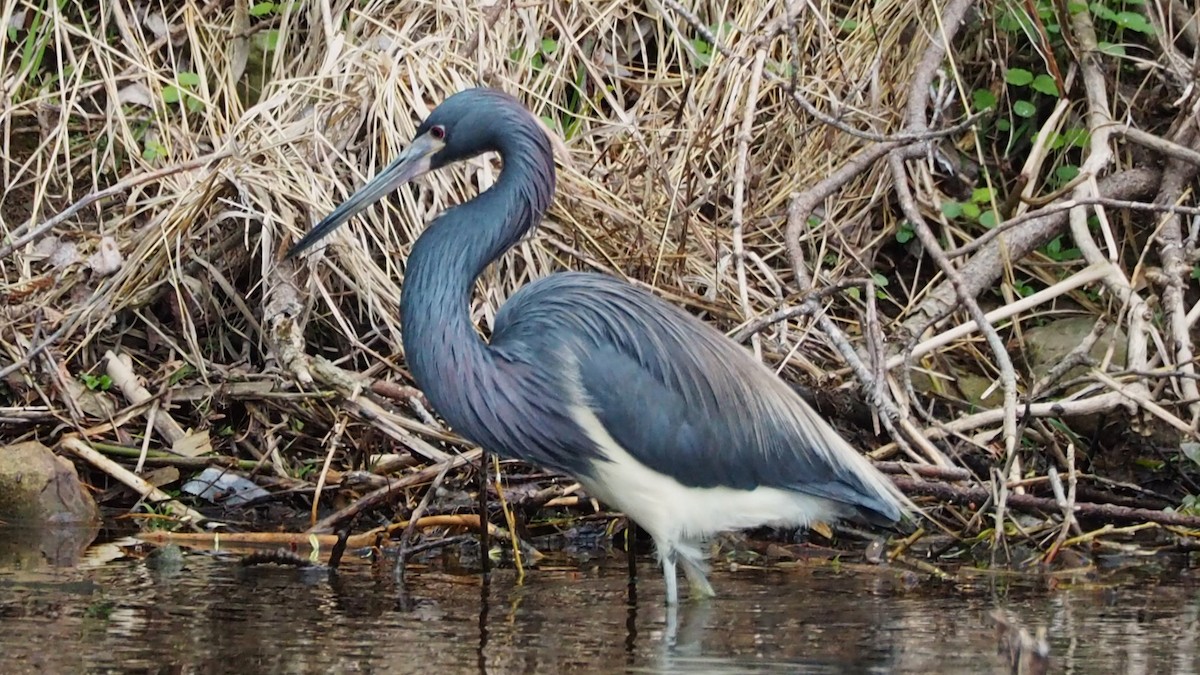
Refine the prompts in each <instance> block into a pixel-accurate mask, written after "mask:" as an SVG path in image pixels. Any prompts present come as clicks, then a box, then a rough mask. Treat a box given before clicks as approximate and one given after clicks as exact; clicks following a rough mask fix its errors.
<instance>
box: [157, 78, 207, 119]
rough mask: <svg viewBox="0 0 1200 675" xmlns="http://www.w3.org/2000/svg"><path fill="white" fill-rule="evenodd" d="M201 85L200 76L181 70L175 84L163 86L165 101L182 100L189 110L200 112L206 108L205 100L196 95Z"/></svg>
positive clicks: (174, 102) (178, 101) (172, 102)
mask: <svg viewBox="0 0 1200 675" xmlns="http://www.w3.org/2000/svg"><path fill="white" fill-rule="evenodd" d="M199 87H200V76H199V75H197V74H196V73H193V72H191V71H187V70H185V71H181V72H179V73H178V74H176V76H175V84H168V85H167V86H165V87H163V92H162V96H163V101H164V102H166V103H169V104H176V103H180V102H182V103H183V104H184V105H185V106H186V107H187V109H188V110H190V111H192V112H200V111H201V110H204V101H201V100H200V98H199V97H198V96H197V95H196V89H197V88H199Z"/></svg>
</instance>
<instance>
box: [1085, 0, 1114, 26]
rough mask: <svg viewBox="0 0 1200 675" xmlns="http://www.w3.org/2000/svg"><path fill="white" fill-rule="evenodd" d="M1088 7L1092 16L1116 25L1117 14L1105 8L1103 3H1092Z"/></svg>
mask: <svg viewBox="0 0 1200 675" xmlns="http://www.w3.org/2000/svg"><path fill="white" fill-rule="evenodd" d="M1089 7H1090V8H1091V10H1092V14H1095V15H1096V16H1097V17H1099V18H1101V19H1104V20H1105V21H1112V22H1113V23H1116V21H1117V13H1116V12H1114V11H1112V10H1111V9H1109V8H1108V7H1105V6H1104V4H1103V3H1100V2H1093V3H1092V4H1091V5H1089Z"/></svg>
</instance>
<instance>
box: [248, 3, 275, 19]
mask: <svg viewBox="0 0 1200 675" xmlns="http://www.w3.org/2000/svg"><path fill="white" fill-rule="evenodd" d="M274 11H275V3H273V2H260V3H257V4H255V5H252V6H251V7H250V16H266V15H268V14H270V13H271V12H274Z"/></svg>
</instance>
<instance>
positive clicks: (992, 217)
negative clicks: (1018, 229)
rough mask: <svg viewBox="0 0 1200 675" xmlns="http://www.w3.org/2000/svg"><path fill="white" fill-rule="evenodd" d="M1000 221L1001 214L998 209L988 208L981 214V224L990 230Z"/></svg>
mask: <svg viewBox="0 0 1200 675" xmlns="http://www.w3.org/2000/svg"><path fill="white" fill-rule="evenodd" d="M999 223H1000V214H999V213H996V209H988V210H987V211H984V212H983V213H981V214H980V215H979V224H980V225H982V226H984V227H986V228H988V229H989V230H990V229H992V228H993V227H995V226H996V225H998V224H999Z"/></svg>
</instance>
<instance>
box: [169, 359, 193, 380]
mask: <svg viewBox="0 0 1200 675" xmlns="http://www.w3.org/2000/svg"><path fill="white" fill-rule="evenodd" d="M195 373H196V369H195V368H193V367H192V366H191V365H189V364H186V363H185V364H183V365H182V366H180V367H179V369H178V370H176V371H175V372H173V373H171V376H170V377H168V378H167V383H168V384H170V385H171V386H175V385H177V384H179V383H180V382H183V381H184V380H185V379H187V378H188V377H191V376H192V375H194V374H195Z"/></svg>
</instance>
